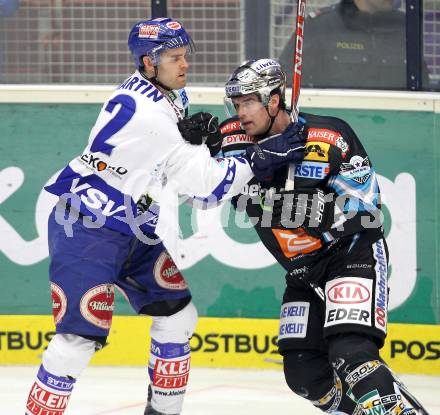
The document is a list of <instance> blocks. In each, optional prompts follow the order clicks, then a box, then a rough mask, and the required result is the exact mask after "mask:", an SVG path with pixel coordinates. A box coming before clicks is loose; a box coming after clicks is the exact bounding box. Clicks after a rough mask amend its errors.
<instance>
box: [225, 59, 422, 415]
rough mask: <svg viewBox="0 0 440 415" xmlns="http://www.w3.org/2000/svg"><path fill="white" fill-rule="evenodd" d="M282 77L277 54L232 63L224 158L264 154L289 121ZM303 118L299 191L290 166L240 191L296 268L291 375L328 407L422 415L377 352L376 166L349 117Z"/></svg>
mask: <svg viewBox="0 0 440 415" xmlns="http://www.w3.org/2000/svg"><path fill="white" fill-rule="evenodd" d="M285 85H286V80H285V75H284V73H283V71H282V69H281V67H280V65H279V64H278V63H277V62H276V61H274V60H271V59H260V60H256V61H248V62H246V63H244V64H242V65H241V66H240V67H238V68H237V69H236V70H235V71H234V72H233V73H232V75H231V77H230V79H229V80H228V82H227V84H226V99H225V105H226V107H227V108H228V111H229V115H231V116H232V117H231V118H229V119H227V120H226V121H224V122H223V123H222V124H221V125H220V129H221V132H222V135H223V149H222V150H223V156H225V157H227V156H229V155H232V154H234V155H236V154H238V153H240V152H246V153H247V154H248V156H249V157H250V158H252V157H254V158H255V157H259V156H260V153H259V151H258V143H259V142H261V140H263V139H265V138H266V137H269V136H273V135H276V134H279V133H280V132H282V131H283V130H284V129H285V128H286V126H287V125H288V124H289V123H290V122H291V117H290V114H289V112H288V111H287V110H286V104H285ZM300 121H301V122H302V123H303V124H304V131H306V132H307V143H306V151H305V156H304V160H303V161H302V162H301V163H299V164H297V165H296V166H295V190H294V191H286V190H284V183H285V181H286V175H287V169H286V168H285V167H284V168H280V169H278V170H276V171H274V172H273V171H268V172H267V175H266V176H265V177H263V178H262V179H260V180H258V179H256V178H254V179H252V180H251V182H249V186H246V188H247V189H252V190H253V191H252V194H247V195H242V196H240V197H239V198H238V199H236V201H235V203H236V207H237V209H246V211H247V214H248V216H249V217H250V219H251V221H252V223H253V224H254V227H255V229H256V231H257V233H258V235H259V236H260V238H261V240H262V242H263V243H264V245H265V246H266V248H267V249H268V250H269V251H270V253H271V254H272V255H273V256H274V257H275V258H276V259H277V261H278V262H279V263H280V264H281V265H282V266H283V267H284V268H285V269H286V271H287V274H286V289H285V292H284V296H283V301H282V306H281V312H280V326H279V337H278V344H279V351H280V353H281V355H282V356H283V365H284V374H285V378H286V382H287V384H288V386H289V387H290V389H291V390H292V391H293V392H295V393H296V394H298V395H300V396H302V397H304V398H305V399H308V400H309V401H311V403H312V404H313V405H315V406H316V407H317V408H319V409H321V410H322V411H324V412H327V413H330V414H356V415H361V414H369V415H371V414H384V415H385V414H390V415H391V414H394V415H397V414H405V415H412V414H416V413H417V412H416V411H415V409H414V408H413V407H412V405H411V404H410V403H409V402H408V401H407V400H406V399H405V398H403V397H402V390H401V388H400V386H401V385H400V384H399V383H398V382H397V380H396V379H395V377H394V376H393V374H392V373H391V371H390V369H389V368H388V367H387V365H386V364H385V363H384V362H383V361H382V360H381V358H380V356H379V349H380V348H381V347H382V346H383V344H384V340H385V337H386V334H387V304H388V284H387V267H388V250H387V245H386V241H385V239H384V235H383V229H382V223H381V218H382V215H381V210H380V208H381V207H380V198H379V187H378V183H377V177H376V173H375V170H374V168H373V165H372V163H371V161H370V159H369V157H368V154H367V153H366V151H365V149H364V147H363V146H362V144H361V142H360V140H359V138H358V137H357V136H356V134H355V132H354V131H353V130H352V128H351V127H350V126H349V125H348V124H347V123H346V122H345V121H343V120H341V119H338V118H334V117H325V116H317V115H312V114H307V113H300ZM262 157H264V155H263V156H262ZM263 176H264V174H263ZM256 189H258V191H256ZM402 387H403V386H402Z"/></svg>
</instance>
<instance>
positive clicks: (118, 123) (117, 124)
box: [90, 95, 136, 156]
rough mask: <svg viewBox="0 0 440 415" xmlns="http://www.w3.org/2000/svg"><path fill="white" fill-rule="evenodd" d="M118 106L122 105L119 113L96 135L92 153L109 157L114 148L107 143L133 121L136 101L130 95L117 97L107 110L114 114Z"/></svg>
mask: <svg viewBox="0 0 440 415" xmlns="http://www.w3.org/2000/svg"><path fill="white" fill-rule="evenodd" d="M117 104H120V107H119V110H118V112H117V113H116V114H115V116H114V117H113V118H112V119H111V120H110V121H109V122H108V123H107V124H106V125H105V126H104V127H103V128H102V129H101V131H99V133H98V134H96V137H95V139H94V140H93V144H92V147H91V148H90V151H91V152H92V153H96V152H98V151H100V152H101V153H104V154H107V155H108V156H109V155H110V154H111V152H112V151H113V148H114V146H112V145H110V144H108V143H106V141H107V140H108V139H109V138H110V137H111V136H112V135H114V134H116V133H117V132H118V131H119V130H120V129H121V128H123V127H124V126H125V125H126V124H127V123H128V122H129V121H130V120H131V117H133V115H134V112H135V111H136V101H135V100H134V99H133V98H132V97H130V96H129V95H116V96H115V97H114V98H113V99H112V100H111V101H109V103H108V104H107V105H106V107H105V110H106V111H107V112H110V113H112V112H113V110H114V109H115V107H116V105H117Z"/></svg>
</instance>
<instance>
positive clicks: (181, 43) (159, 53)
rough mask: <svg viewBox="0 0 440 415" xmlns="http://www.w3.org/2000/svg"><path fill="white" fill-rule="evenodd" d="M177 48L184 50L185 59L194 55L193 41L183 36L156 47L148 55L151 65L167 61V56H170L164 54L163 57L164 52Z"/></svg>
mask: <svg viewBox="0 0 440 415" xmlns="http://www.w3.org/2000/svg"><path fill="white" fill-rule="evenodd" d="M178 48H185V49H186V52H185V55H184V57H185V58H187V57H188V56H189V55H190V54H192V53H195V46H194V42H193V40H192V39H191V37H190V36H188V35H184V36H179V37H176V38H174V39H170V40H168V41H167V42H164V43H162V44H160V45H158V46H157V47H156V48H154V49H153V50H152V51H151V52H150V53H149V54H148V56H149V57H150V58H151V60H152V61H153V65H155V66H156V65H159V64H160V63H163V62H164V59H168V58H167V56H169V55H170V54H166V55H165V56H164V52H166V51H169V50H172V49H178ZM171 59H173V58H172V57H171V58H170V60H171Z"/></svg>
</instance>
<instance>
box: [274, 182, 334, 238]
mask: <svg viewBox="0 0 440 415" xmlns="http://www.w3.org/2000/svg"><path fill="white" fill-rule="evenodd" d="M280 196H281V197H280ZM334 212H335V201H334V194H333V193H325V192H324V191H323V190H322V189H319V188H314V189H297V190H291V191H283V192H281V193H277V194H276V196H275V200H274V204H273V214H272V227H274V228H281V229H295V228H303V229H304V230H305V231H306V232H307V233H308V234H309V235H310V236H313V237H315V238H321V235H322V233H324V232H327V231H328V230H329V229H330V227H331V226H332V224H333V221H334Z"/></svg>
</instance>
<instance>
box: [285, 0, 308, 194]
mask: <svg viewBox="0 0 440 415" xmlns="http://www.w3.org/2000/svg"><path fill="white" fill-rule="evenodd" d="M305 16H306V0H298V7H297V10H296V31H295V51H294V54H293V74H292V100H291V106H292V121H293V122H297V121H298V115H299V110H298V100H299V92H300V89H301V74H302V52H303V44H304V20H305ZM294 179H295V164H293V163H291V164H289V169H288V171H287V178H286V184H285V188H286V190H293V189H294V187H295V182H294Z"/></svg>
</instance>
